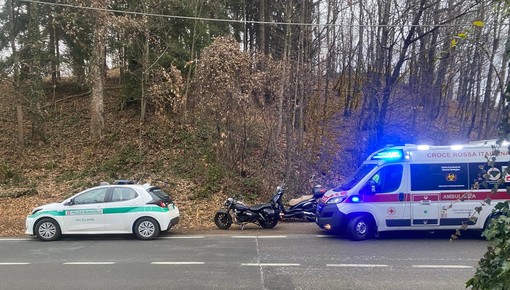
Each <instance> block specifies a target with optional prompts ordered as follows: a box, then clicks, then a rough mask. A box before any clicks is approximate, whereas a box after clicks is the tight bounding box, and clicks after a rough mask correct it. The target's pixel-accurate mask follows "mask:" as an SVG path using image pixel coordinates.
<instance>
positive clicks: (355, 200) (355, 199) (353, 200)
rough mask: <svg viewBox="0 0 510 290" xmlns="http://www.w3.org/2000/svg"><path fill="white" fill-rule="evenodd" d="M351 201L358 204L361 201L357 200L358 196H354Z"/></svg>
mask: <svg viewBox="0 0 510 290" xmlns="http://www.w3.org/2000/svg"><path fill="white" fill-rule="evenodd" d="M351 201H352V202H354V203H358V202H360V201H361V199H360V198H359V196H356V195H354V196H353V197H352V198H351Z"/></svg>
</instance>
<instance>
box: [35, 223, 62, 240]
mask: <svg viewBox="0 0 510 290" xmlns="http://www.w3.org/2000/svg"><path fill="white" fill-rule="evenodd" d="M35 234H36V236H37V237H38V238H39V240H41V241H54V240H57V239H58V238H60V235H61V230H60V226H59V225H58V223H57V222H56V221H55V220H54V219H50V218H44V219H42V220H40V221H38V222H37V224H36V225H35Z"/></svg>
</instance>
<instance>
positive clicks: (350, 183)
mask: <svg viewBox="0 0 510 290" xmlns="http://www.w3.org/2000/svg"><path fill="white" fill-rule="evenodd" d="M376 166H377V164H363V165H361V167H360V168H358V170H356V172H354V174H353V175H351V176H349V177H348V178H347V179H346V180H345V182H344V183H342V184H341V185H339V186H337V187H335V188H334V189H333V191H343V190H349V189H351V188H353V187H354V186H355V185H356V184H358V183H359V182H360V181H361V179H363V177H365V176H366V175H367V174H368V173H369V172H370V171H372V169H374V168H375V167H376Z"/></svg>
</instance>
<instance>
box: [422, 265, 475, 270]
mask: <svg viewBox="0 0 510 290" xmlns="http://www.w3.org/2000/svg"><path fill="white" fill-rule="evenodd" d="M413 268H419V269H473V268H474V267H473V266H462V265H413Z"/></svg>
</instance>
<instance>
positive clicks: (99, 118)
mask: <svg viewBox="0 0 510 290" xmlns="http://www.w3.org/2000/svg"><path fill="white" fill-rule="evenodd" d="M106 5H107V0H95V1H93V2H92V7H94V8H95V9H96V10H94V11H93V13H94V19H95V24H94V44H93V49H92V62H91V65H90V82H91V84H92V100H91V102H90V135H91V137H92V139H94V140H98V139H101V138H102V137H103V130H104V102H103V97H104V64H105V45H106V23H107V13H106V10H105V9H106Z"/></svg>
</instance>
